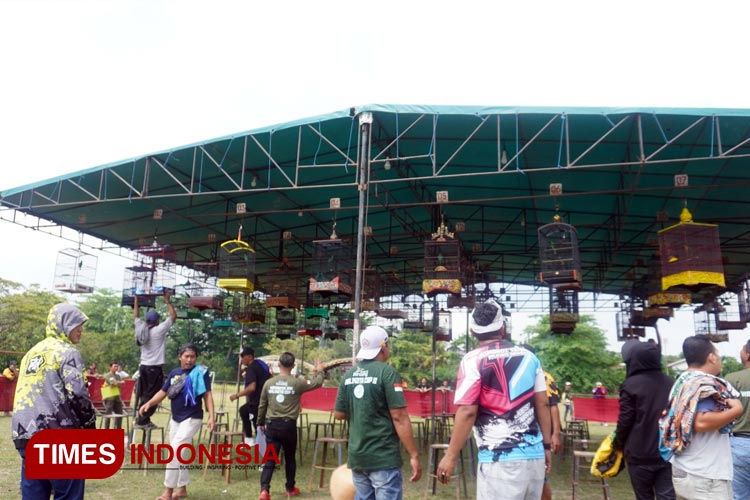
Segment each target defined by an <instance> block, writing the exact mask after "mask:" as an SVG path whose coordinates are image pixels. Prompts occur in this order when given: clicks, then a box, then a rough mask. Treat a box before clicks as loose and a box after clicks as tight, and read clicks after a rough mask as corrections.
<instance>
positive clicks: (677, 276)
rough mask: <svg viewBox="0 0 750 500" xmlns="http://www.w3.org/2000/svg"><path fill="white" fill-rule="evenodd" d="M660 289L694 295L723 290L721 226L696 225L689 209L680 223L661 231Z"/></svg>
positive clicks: (684, 211)
mask: <svg viewBox="0 0 750 500" xmlns="http://www.w3.org/2000/svg"><path fill="white" fill-rule="evenodd" d="M659 254H660V256H661V287H662V290H669V289H671V288H673V287H680V286H684V287H688V288H689V289H690V290H692V291H693V292H695V291H698V290H701V289H703V288H705V287H707V286H716V287H722V288H723V287H724V286H725V282H724V265H723V263H722V261H721V244H720V240H719V226H717V225H715V224H699V223H696V222H693V216H692V214H691V213H690V211H689V210H688V209H687V208H683V209H682V213H681V214H680V223H679V224H675V225H674V226H670V227H668V228H665V229H662V230H661V231H659Z"/></svg>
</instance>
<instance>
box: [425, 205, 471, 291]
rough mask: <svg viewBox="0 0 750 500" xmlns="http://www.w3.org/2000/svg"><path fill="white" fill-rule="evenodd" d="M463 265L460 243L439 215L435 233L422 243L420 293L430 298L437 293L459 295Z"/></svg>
mask: <svg viewBox="0 0 750 500" xmlns="http://www.w3.org/2000/svg"><path fill="white" fill-rule="evenodd" d="M462 263H463V256H462V249H461V242H460V241H459V239H458V238H457V237H456V236H455V234H454V233H452V232H450V231H448V226H446V225H445V219H444V217H443V216H442V215H441V221H440V225H439V226H438V228H437V231H436V232H434V233H432V236H431V237H430V239H428V240H425V242H424V279H423V280H422V293H424V294H425V295H427V296H428V297H432V296H434V295H436V294H439V293H452V294H455V295H460V294H461V278H462V270H461V265H462Z"/></svg>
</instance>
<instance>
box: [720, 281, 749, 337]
mask: <svg viewBox="0 0 750 500" xmlns="http://www.w3.org/2000/svg"><path fill="white" fill-rule="evenodd" d="M739 299H740V297H739V294H735V293H733V291H731V292H727V293H724V294H722V295H720V296H719V297H716V299H715V302H716V307H715V314H716V329H717V330H718V331H720V332H726V331H729V330H744V329H745V326H747V322H746V321H743V320H742V311H741V307H740V303H739ZM735 300H737V302H736V303H735Z"/></svg>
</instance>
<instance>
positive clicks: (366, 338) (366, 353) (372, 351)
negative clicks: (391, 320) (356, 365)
mask: <svg viewBox="0 0 750 500" xmlns="http://www.w3.org/2000/svg"><path fill="white" fill-rule="evenodd" d="M387 342H388V334H387V333H386V332H385V330H383V329H382V328H381V327H379V326H368V327H367V328H365V330H364V331H363V332H362V334H361V335H360V336H359V352H358V353H357V359H374V358H376V357H377V355H378V354H379V353H380V349H381V348H382V347H383V346H384V345H386V343H387Z"/></svg>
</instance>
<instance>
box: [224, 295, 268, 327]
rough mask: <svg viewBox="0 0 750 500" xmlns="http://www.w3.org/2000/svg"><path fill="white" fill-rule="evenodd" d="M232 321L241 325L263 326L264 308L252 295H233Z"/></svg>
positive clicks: (264, 320) (264, 318)
mask: <svg viewBox="0 0 750 500" xmlns="http://www.w3.org/2000/svg"><path fill="white" fill-rule="evenodd" d="M232 320H234V321H236V322H238V323H242V324H243V325H251V324H253V325H262V324H265V322H266V306H265V304H264V303H263V302H262V301H261V300H260V299H259V298H258V297H255V296H254V295H253V294H249V293H235V294H234V296H233V297H232Z"/></svg>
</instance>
